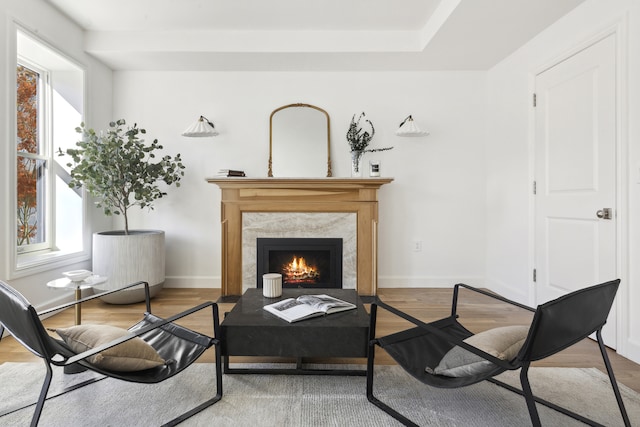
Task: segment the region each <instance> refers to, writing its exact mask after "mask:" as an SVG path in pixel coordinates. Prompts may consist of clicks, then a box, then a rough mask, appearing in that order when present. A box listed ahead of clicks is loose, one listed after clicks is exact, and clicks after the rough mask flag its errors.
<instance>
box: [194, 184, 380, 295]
mask: <svg viewBox="0 0 640 427" xmlns="http://www.w3.org/2000/svg"><path fill="white" fill-rule="evenodd" d="M391 181H393V179H392V178H207V182H209V183H211V184H216V185H217V186H218V187H220V189H221V190H222V196H221V202H220V204H221V206H220V208H221V215H220V218H221V226H222V239H221V240H222V242H221V243H222V251H221V253H222V264H221V267H222V277H221V279H222V283H221V288H222V289H221V290H222V292H221V293H222V296H237V295H241V294H242V293H243V292H244V291H245V290H246V289H248V288H253V287H255V286H256V277H255V276H256V272H255V262H256V261H255V260H256V258H255V256H256V252H255V251H256V248H255V245H256V243H255V239H256V238H257V237H342V238H343V252H344V253H343V257H344V260H343V285H344V287H345V288H351V289H354V288H355V289H356V290H357V291H358V294H360V295H375V294H376V292H377V277H378V270H377V258H378V254H377V229H378V228H377V227H378V189H379V188H380V187H381V186H382V185H384V184H388V183H390V182H391ZM345 270H348V271H345Z"/></svg>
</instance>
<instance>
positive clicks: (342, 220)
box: [242, 212, 358, 293]
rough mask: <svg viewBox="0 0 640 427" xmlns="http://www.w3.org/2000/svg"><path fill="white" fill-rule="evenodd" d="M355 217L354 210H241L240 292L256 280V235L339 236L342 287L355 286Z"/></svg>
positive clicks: (255, 283) (253, 286) (275, 236)
mask: <svg viewBox="0 0 640 427" xmlns="http://www.w3.org/2000/svg"><path fill="white" fill-rule="evenodd" d="M356 219H357V216H356V214H355V213H354V212H245V213H244V214H243V215H242V293H244V292H245V291H246V290H247V289H250V288H255V287H256V285H257V283H258V281H257V277H256V273H257V271H256V270H257V269H256V259H257V244H256V239H257V238H258V237H272V238H283V237H334V238H341V239H342V288H343V289H356V277H357V272H356V260H357V256H356V255H357V237H356V236H357V233H358V230H357V224H356Z"/></svg>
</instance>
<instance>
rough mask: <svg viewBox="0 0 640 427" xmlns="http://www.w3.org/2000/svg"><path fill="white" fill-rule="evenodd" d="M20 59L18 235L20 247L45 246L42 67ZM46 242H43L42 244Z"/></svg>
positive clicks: (18, 81) (17, 89)
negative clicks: (28, 63) (29, 65)
mask: <svg viewBox="0 0 640 427" xmlns="http://www.w3.org/2000/svg"><path fill="white" fill-rule="evenodd" d="M34 68H35V67H33V66H32V67H27V66H26V65H23V64H20V63H18V69H17V71H16V75H17V84H16V93H17V95H16V107H17V108H16V110H17V111H16V118H17V126H16V128H17V140H16V142H17V144H16V145H17V147H16V148H17V151H18V154H17V156H18V157H17V165H16V170H17V183H18V186H17V196H18V200H17V227H18V230H17V235H18V249H19V251H24V250H25V249H26V248H31V249H32V250H33V249H38V248H42V247H46V242H47V240H48V239H47V238H46V231H47V229H46V225H47V221H46V219H45V218H46V214H45V213H46V205H47V191H46V190H47V185H46V181H47V172H46V170H47V168H48V164H49V160H48V158H47V157H46V155H44V152H45V150H43V148H44V147H43V145H42V144H41V142H42V138H41V137H40V134H39V130H40V128H41V126H40V125H39V124H40V123H41V122H42V120H41V116H42V114H41V111H42V110H43V108H42V107H43V106H44V102H43V98H44V97H43V96H42V92H43V90H42V85H41V82H42V77H43V73H42V72H41V71H36V70H35V69H34ZM43 244H44V246H43Z"/></svg>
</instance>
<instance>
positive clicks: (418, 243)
mask: <svg viewBox="0 0 640 427" xmlns="http://www.w3.org/2000/svg"><path fill="white" fill-rule="evenodd" d="M413 251H414V252H422V240H414V241H413Z"/></svg>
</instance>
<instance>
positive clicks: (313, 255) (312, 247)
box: [256, 237, 342, 289]
mask: <svg viewBox="0 0 640 427" xmlns="http://www.w3.org/2000/svg"><path fill="white" fill-rule="evenodd" d="M266 273H280V274H282V287H283V288H338V289H340V288H342V239H340V238H289V237H287V238H258V239H257V275H256V278H257V283H256V285H257V287H258V288H262V275H263V274H266Z"/></svg>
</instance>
